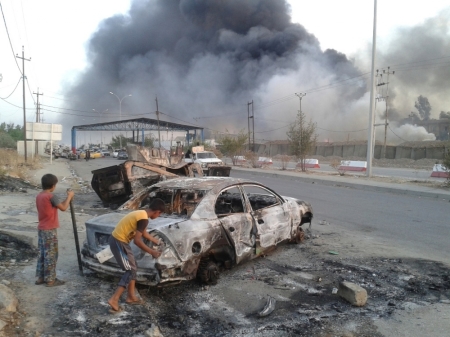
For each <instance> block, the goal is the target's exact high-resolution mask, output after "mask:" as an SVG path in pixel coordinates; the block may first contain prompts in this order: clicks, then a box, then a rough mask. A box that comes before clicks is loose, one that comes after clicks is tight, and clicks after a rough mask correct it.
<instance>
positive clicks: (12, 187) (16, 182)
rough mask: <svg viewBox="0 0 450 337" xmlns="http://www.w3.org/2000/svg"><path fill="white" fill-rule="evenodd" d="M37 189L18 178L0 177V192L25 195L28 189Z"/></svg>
mask: <svg viewBox="0 0 450 337" xmlns="http://www.w3.org/2000/svg"><path fill="white" fill-rule="evenodd" d="M37 188H38V187H37V186H35V185H33V184H31V183H30V182H29V181H26V180H23V179H20V178H14V177H10V176H4V175H0V191H4V192H24V193H26V192H27V190H28V189H32V190H35V189H37Z"/></svg>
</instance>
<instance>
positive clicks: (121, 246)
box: [108, 199, 165, 313]
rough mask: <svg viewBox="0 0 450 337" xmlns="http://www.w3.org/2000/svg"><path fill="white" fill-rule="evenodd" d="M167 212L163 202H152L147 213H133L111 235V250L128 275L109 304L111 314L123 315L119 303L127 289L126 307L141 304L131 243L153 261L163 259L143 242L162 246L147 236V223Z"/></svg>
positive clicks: (122, 279)
mask: <svg viewBox="0 0 450 337" xmlns="http://www.w3.org/2000/svg"><path fill="white" fill-rule="evenodd" d="M164 210H165V205H164V201H162V200H161V199H153V200H152V202H151V203H150V205H149V206H148V208H147V209H144V210H139V211H134V212H131V213H128V214H127V215H125V216H124V217H123V218H122V220H120V221H119V223H118V224H117V226H116V228H115V229H114V231H113V232H112V235H111V236H110V237H109V248H110V249H111V252H112V253H113V255H114V257H115V259H116V261H117V263H118V264H119V266H120V267H121V268H122V270H125V274H123V276H122V278H121V279H120V281H119V287H118V288H117V290H116V291H115V293H114V295H113V296H112V297H111V298H110V299H109V300H108V304H109V305H110V306H111V310H110V312H111V313H116V312H119V311H121V308H120V307H119V299H120V296H121V295H122V293H123V292H124V290H125V289H126V288H127V287H128V292H127V293H128V296H127V298H126V300H125V303H127V304H142V303H141V301H140V300H139V298H137V297H136V294H135V285H136V271H137V265H136V260H135V258H134V255H133V251H132V250H131V247H130V245H129V243H130V242H131V240H133V242H134V244H135V245H136V246H138V247H139V248H141V249H142V250H143V251H145V252H147V253H149V254H150V255H152V256H153V257H154V258H158V257H160V256H161V253H160V252H159V251H157V250H154V249H151V248H150V247H147V245H146V244H145V243H144V241H142V238H145V239H147V240H149V241H151V242H153V243H154V244H156V245H159V240H157V239H155V238H154V237H153V236H151V235H150V234H149V233H147V231H146V228H147V225H148V219H152V220H153V219H156V218H157V217H159V215H160V214H161V213H164Z"/></svg>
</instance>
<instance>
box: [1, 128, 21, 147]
mask: <svg viewBox="0 0 450 337" xmlns="http://www.w3.org/2000/svg"><path fill="white" fill-rule="evenodd" d="M16 147H17V143H16V141H15V140H14V139H13V138H12V137H11V136H10V135H9V134H7V133H6V132H0V148H12V149H15V148H16Z"/></svg>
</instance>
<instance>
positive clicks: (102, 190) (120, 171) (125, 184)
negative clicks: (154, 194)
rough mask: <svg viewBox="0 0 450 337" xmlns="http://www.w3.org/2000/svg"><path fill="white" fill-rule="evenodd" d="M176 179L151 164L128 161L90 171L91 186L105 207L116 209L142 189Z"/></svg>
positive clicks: (172, 174) (174, 176)
mask: <svg viewBox="0 0 450 337" xmlns="http://www.w3.org/2000/svg"><path fill="white" fill-rule="evenodd" d="M175 172H176V171H175ZM183 173H185V172H184V171H183ZM176 177H178V175H177V174H176V173H172V172H168V171H167V170H165V169H161V168H159V167H156V166H154V165H152V164H146V163H141V162H137V161H132V160H130V161H125V162H123V163H121V164H119V165H114V166H109V167H104V168H101V169H98V170H94V171H92V180H91V186H92V188H93V189H94V191H95V193H97V195H98V196H99V198H100V199H101V200H102V202H103V204H104V205H105V206H110V205H116V207H117V206H119V205H121V204H122V203H124V202H125V201H127V200H128V199H129V198H130V197H131V196H132V195H133V194H135V193H136V192H138V191H140V190H142V189H143V188H145V187H147V186H150V185H153V184H156V183H158V182H160V181H162V180H165V179H171V178H176Z"/></svg>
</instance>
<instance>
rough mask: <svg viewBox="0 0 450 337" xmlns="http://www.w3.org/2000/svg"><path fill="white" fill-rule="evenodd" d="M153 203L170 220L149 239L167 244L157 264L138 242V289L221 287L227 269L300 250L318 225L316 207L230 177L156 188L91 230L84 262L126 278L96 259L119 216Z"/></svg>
mask: <svg viewBox="0 0 450 337" xmlns="http://www.w3.org/2000/svg"><path fill="white" fill-rule="evenodd" d="M152 198H161V199H162V200H164V202H165V213H164V214H162V215H161V216H160V217H159V218H157V219H155V220H152V221H151V222H150V224H149V226H148V228H147V231H148V232H149V233H151V234H152V235H153V236H155V237H156V238H160V239H161V240H162V244H161V246H159V247H156V246H155V247H153V244H152V243H150V242H145V243H146V244H147V245H148V246H149V247H152V248H154V249H159V250H160V251H161V253H162V254H161V256H160V257H159V258H157V259H153V257H152V256H150V255H149V254H147V253H144V252H143V251H142V250H140V249H139V248H138V247H137V246H135V245H134V243H133V242H131V243H130V246H131V248H132V250H133V252H134V253H135V257H136V263H137V265H138V272H137V280H136V281H137V282H138V283H141V284H147V285H154V286H156V285H157V286H163V285H168V284H174V283H179V282H181V281H187V280H192V279H195V278H197V279H199V281H201V282H203V283H207V284H215V283H216V282H217V279H218V275H219V271H220V270H221V269H222V268H231V267H232V266H234V265H238V264H241V263H243V262H245V261H247V260H251V259H254V258H256V257H258V256H260V255H261V254H263V253H264V252H266V251H268V250H269V249H272V248H274V247H276V246H277V245H278V244H279V243H281V242H287V241H290V242H297V243H298V242H299V241H300V239H301V235H302V233H303V231H302V228H301V226H302V225H303V224H304V223H311V221H312V217H313V210H312V207H311V205H310V204H309V203H307V202H304V201H301V200H298V199H294V198H290V197H282V196H280V195H279V194H277V193H276V192H274V191H273V190H271V189H269V188H267V187H265V186H264V185H262V184H260V183H257V182H254V181H250V180H242V179H235V178H229V177H205V178H178V179H171V180H167V181H164V182H160V183H157V184H155V185H153V186H150V187H148V188H146V189H144V190H142V191H141V192H139V193H137V194H136V195H134V196H133V197H132V198H131V199H130V200H129V201H127V202H126V203H125V204H124V205H122V206H121V207H120V208H119V209H118V212H114V213H110V214H105V215H102V216H98V217H96V218H94V219H90V220H88V221H87V222H86V241H85V242H84V245H83V249H82V261H83V265H84V267H86V268H89V269H91V270H93V271H96V272H98V273H105V274H110V275H116V276H119V275H121V274H122V271H121V270H120V268H119V266H118V265H117V263H116V261H115V259H114V258H110V259H109V260H107V261H106V262H104V263H103V264H101V263H100V262H99V261H98V260H97V259H96V257H95V254H97V253H98V252H100V251H102V250H103V249H105V248H107V244H108V243H107V242H108V239H109V236H110V235H111V233H112V231H113V229H114V227H115V225H116V223H117V221H118V217H120V214H119V213H123V214H125V213H127V212H129V211H130V210H136V209H139V208H143V207H145V206H146V205H147V204H148V203H149V202H150V201H151V199H152Z"/></svg>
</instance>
